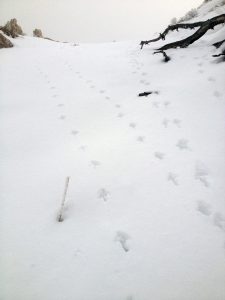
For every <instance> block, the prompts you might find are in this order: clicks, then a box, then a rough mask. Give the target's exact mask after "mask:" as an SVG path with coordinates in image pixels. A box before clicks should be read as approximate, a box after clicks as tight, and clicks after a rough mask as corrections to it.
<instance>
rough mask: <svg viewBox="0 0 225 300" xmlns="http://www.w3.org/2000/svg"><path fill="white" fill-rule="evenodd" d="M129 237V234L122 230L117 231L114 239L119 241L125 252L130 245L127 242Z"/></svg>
mask: <svg viewBox="0 0 225 300" xmlns="http://www.w3.org/2000/svg"><path fill="white" fill-rule="evenodd" d="M129 239H130V236H129V235H128V234H127V233H126V232H124V231H117V233H116V237H115V241H117V242H119V243H120V245H121V247H122V248H123V250H124V251H125V252H128V251H129V250H130V247H129V246H128V244H127V241H128V240H129Z"/></svg>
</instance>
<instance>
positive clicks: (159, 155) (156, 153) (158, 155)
mask: <svg viewBox="0 0 225 300" xmlns="http://www.w3.org/2000/svg"><path fill="white" fill-rule="evenodd" d="M154 155H155V157H156V158H158V159H164V157H165V154H164V153H162V152H158V151H156V152H155V153H154Z"/></svg>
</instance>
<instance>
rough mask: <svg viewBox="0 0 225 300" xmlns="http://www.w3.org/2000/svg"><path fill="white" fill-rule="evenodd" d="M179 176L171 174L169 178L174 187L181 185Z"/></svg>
mask: <svg viewBox="0 0 225 300" xmlns="http://www.w3.org/2000/svg"><path fill="white" fill-rule="evenodd" d="M177 177H178V175H177V174H175V173H171V172H170V173H169V174H168V176H167V179H168V181H171V182H172V183H173V184H174V185H179V183H178V180H177Z"/></svg>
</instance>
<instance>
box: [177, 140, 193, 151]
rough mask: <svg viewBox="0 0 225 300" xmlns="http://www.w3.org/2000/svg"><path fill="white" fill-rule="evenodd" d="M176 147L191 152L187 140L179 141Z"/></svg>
mask: <svg viewBox="0 0 225 300" xmlns="http://www.w3.org/2000/svg"><path fill="white" fill-rule="evenodd" d="M176 146H177V147H178V148H179V149H180V150H190V148H189V146H188V140H186V139H180V140H178V142H177V144H176Z"/></svg>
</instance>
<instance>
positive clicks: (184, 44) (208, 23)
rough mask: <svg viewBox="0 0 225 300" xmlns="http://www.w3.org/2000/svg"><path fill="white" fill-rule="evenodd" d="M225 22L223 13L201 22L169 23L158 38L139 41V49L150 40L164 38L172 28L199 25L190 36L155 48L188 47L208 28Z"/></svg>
mask: <svg viewBox="0 0 225 300" xmlns="http://www.w3.org/2000/svg"><path fill="white" fill-rule="evenodd" d="M223 23H225V14H222V15H219V16H216V17H214V18H211V19H209V20H206V21H203V22H195V23H180V24H175V25H169V26H168V27H167V28H166V30H165V31H164V32H163V33H161V34H160V35H159V37H158V38H155V39H153V40H149V41H141V43H140V45H141V49H142V48H143V46H144V45H147V44H149V43H152V42H157V41H159V40H164V39H165V37H166V35H167V34H168V33H169V32H170V31H174V30H177V31H178V30H179V29H180V28H183V29H194V28H196V27H199V29H198V30H197V31H196V32H195V33H194V34H192V35H191V36H189V37H187V38H185V39H183V40H180V41H176V42H173V43H169V44H166V45H164V46H162V47H161V48H159V49H157V50H163V51H164V50H168V49H174V48H178V47H180V48H186V47H188V46H189V45H190V44H193V43H194V42H195V41H197V40H198V39H200V38H201V37H202V36H203V35H204V34H205V33H206V32H207V31H208V30H209V29H214V27H215V26H217V25H219V24H223Z"/></svg>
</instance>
